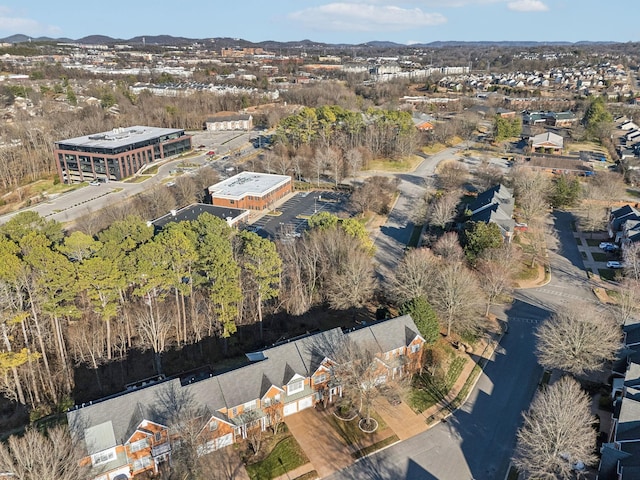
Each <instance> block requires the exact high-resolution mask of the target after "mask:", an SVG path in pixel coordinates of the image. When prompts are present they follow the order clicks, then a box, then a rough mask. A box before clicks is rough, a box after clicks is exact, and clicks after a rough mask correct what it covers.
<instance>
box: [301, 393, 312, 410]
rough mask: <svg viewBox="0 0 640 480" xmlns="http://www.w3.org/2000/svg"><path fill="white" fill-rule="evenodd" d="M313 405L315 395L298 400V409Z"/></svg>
mask: <svg viewBox="0 0 640 480" xmlns="http://www.w3.org/2000/svg"><path fill="white" fill-rule="evenodd" d="M312 406H313V396H311V395H310V396H308V397H306V398H303V399H301V400H299V401H298V410H304V409H305V408H309V407H312Z"/></svg>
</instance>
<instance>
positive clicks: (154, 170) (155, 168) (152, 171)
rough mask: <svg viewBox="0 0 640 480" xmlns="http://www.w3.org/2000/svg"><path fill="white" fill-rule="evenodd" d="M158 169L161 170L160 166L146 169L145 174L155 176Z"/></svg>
mask: <svg viewBox="0 0 640 480" xmlns="http://www.w3.org/2000/svg"><path fill="white" fill-rule="evenodd" d="M158 168H160V165H153V166H151V167H149V168H147V169H145V171H144V173H147V174H149V175H155V174H156V173H158Z"/></svg>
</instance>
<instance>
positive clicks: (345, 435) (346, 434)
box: [327, 410, 387, 445]
mask: <svg viewBox="0 0 640 480" xmlns="http://www.w3.org/2000/svg"><path fill="white" fill-rule="evenodd" d="M371 418H373V419H375V420H376V422H378V429H377V430H376V431H375V432H374V433H373V434H371V433H365V432H363V431H362V430H360V427H358V422H359V421H360V417H359V416H358V417H356V418H354V419H353V420H351V421H349V422H345V421H344V420H340V419H339V418H337V417H336V416H335V415H330V416H328V417H327V420H328V421H329V423H331V426H332V427H333V428H334V429H335V430H336V432H338V434H339V435H340V436H341V437H342V439H343V440H344V441H345V443H346V444H347V445H359V444H362V443H365V442H367V441H370V440H371V437H372V435H375V434H376V433H378V432H380V431H382V430H384V429H385V428H387V424H386V423H384V421H383V420H382V418H380V416H379V415H378V414H377V413H376V412H374V411H373V410H372V411H371Z"/></svg>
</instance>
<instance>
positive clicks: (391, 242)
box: [375, 146, 462, 279]
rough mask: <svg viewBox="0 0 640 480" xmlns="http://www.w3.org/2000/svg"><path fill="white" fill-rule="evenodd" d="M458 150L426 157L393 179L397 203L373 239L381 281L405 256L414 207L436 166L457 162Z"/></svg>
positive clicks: (451, 149)
mask: <svg viewBox="0 0 640 480" xmlns="http://www.w3.org/2000/svg"><path fill="white" fill-rule="evenodd" d="M461 148H462V146H456V147H453V148H447V149H445V150H443V151H441V152H439V153H437V154H435V155H430V156H425V157H424V160H423V161H422V162H421V163H420V164H419V165H418V166H417V167H416V169H415V170H414V171H413V172H407V173H399V174H396V175H394V176H395V177H396V178H398V179H399V180H400V184H399V186H398V192H399V195H398V200H397V201H396V203H395V205H394V207H393V209H392V210H391V212H390V213H389V216H388V218H387V222H386V223H385V224H384V225H383V226H382V227H380V232H379V233H378V235H377V236H376V238H375V246H376V254H375V261H376V264H377V271H378V275H379V276H380V278H383V279H386V278H389V275H390V274H391V273H392V272H393V270H394V269H395V267H396V265H398V262H400V259H401V258H402V256H403V255H404V250H405V247H406V246H407V244H408V243H409V240H410V238H411V232H412V231H413V227H414V224H415V219H414V213H415V211H416V207H417V206H418V205H419V204H420V202H421V201H422V199H423V198H424V194H425V193H426V191H427V187H428V186H429V184H430V183H431V177H433V174H434V172H435V169H436V166H437V165H438V164H439V163H440V162H441V161H443V160H448V159H452V158H456V156H457V155H458V154H459V152H460V151H461Z"/></svg>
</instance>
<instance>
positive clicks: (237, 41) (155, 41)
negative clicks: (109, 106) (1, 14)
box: [0, 34, 616, 50]
mask: <svg viewBox="0 0 640 480" xmlns="http://www.w3.org/2000/svg"><path fill="white" fill-rule="evenodd" d="M0 42H3V43H28V42H36V43H51V42H53V43H80V44H85V45H116V44H128V45H147V46H153V45H157V46H185V45H192V44H194V43H200V44H210V45H215V46H216V47H218V48H222V47H262V48H265V49H271V50H273V49H280V48H286V49H292V48H300V49H304V48H326V49H335V48H373V49H397V48H403V47H410V48H443V47H461V46H493V47H536V46H544V45H550V46H554V45H556V46H563V45H564V46H566V45H589V44H611V43H616V42H606V41H603V42H575V43H574V42H533V41H495V42H494V41H478V42H461V41H435V42H429V43H414V44H411V45H405V44H402V43H395V42H387V41H371V42H366V43H361V44H345V43H340V44H329V43H322V42H314V41H312V40H299V41H290V42H277V41H273V40H266V41H262V42H250V41H248V40H243V39H241V38H205V39H202V38H200V39H196V38H186V37H173V36H171V35H144V36H137V37H133V38H129V39H121V38H112V37H109V36H106V35H89V36H87V37H83V38H79V39H77V40H73V39H71V38H50V37H35V38H34V37H29V36H27V35H22V34H16V35H11V36H10V37H6V38H2V39H0Z"/></svg>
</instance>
